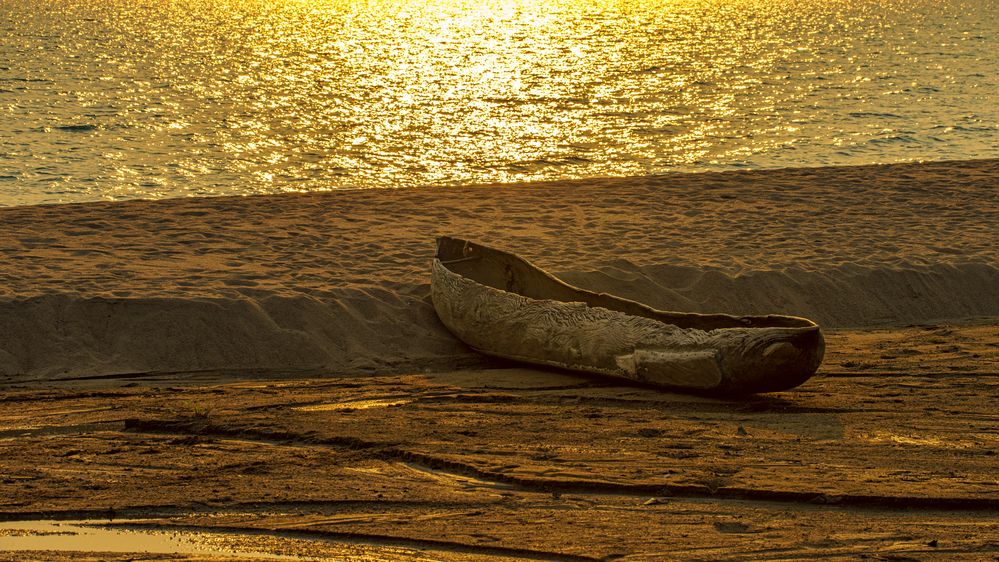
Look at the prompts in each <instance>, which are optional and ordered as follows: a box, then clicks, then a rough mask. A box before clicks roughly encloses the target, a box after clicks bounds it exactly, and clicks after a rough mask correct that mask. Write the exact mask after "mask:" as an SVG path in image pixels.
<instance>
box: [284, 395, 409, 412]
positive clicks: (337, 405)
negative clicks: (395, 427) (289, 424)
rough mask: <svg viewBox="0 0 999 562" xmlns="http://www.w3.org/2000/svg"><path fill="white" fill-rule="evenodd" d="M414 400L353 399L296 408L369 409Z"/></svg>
mask: <svg viewBox="0 0 999 562" xmlns="http://www.w3.org/2000/svg"><path fill="white" fill-rule="evenodd" d="M410 402H412V400H407V399H396V398H391V399H380V400H352V401H349V402H329V403H326V404H313V405H311V406H299V407H298V408H295V410H298V411H299V412H328V411H333V410H367V409H368V408H388V407H389V406H402V405H403V404H409V403H410Z"/></svg>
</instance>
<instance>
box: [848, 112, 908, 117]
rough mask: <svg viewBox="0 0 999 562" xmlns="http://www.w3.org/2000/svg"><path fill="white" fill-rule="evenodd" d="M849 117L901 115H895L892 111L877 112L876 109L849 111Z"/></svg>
mask: <svg viewBox="0 0 999 562" xmlns="http://www.w3.org/2000/svg"><path fill="white" fill-rule="evenodd" d="M849 115H850V117H860V118H867V117H874V118H878V119H901V118H902V116H901V115H895V114H894V113H878V112H876V111H852V112H850V114H849Z"/></svg>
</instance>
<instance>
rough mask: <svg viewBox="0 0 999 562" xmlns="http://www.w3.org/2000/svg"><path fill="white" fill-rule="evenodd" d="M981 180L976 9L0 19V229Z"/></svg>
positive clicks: (560, 7)
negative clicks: (127, 213)
mask: <svg viewBox="0 0 999 562" xmlns="http://www.w3.org/2000/svg"><path fill="white" fill-rule="evenodd" d="M986 157H999V2H996V1H994V0H967V1H960V0H942V1H924V0H906V1H901V0H899V1H889V0H885V1H878V0H804V1H801V0H761V1H756V0H673V1H669V0H666V1H656V2H652V1H642V0H619V1H613V0H589V1H583V0H430V1H423V0H419V1H418V0H368V1H364V0H332V1H327V0H268V1H259V0H229V1H226V0H210V1H209V0H129V1H125V0H0V205H20V204H35V203H57V202H72V201H93V200H106V199H130V198H163V197H176V196H187V195H232V194H251V193H275V192H286V191H311V190H331V189H341V188H385V187H409V186H447V185H455V184H467V183H484V182H522V181H529V180H545V179H565V178H582V177H597V176H623V175H646V174H657V173H663V172H668V171H699V170H724V169H736V168H772V167H789V166H822V165H839V164H867V163H881V162H903V161H918V160H941V159H969V158H986Z"/></svg>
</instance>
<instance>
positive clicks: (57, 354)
mask: <svg viewBox="0 0 999 562" xmlns="http://www.w3.org/2000/svg"><path fill="white" fill-rule="evenodd" d="M0 232H3V233H4V236H3V237H2V238H0V256H2V257H3V258H4V259H3V265H0V298H2V302H0V310H2V318H3V321H2V322H0V374H5V375H18V376H36V377H45V378H47V377H54V376H82V375H98V374H108V373H116V372H143V371H187V370H206V369H207V370H211V369H250V370H253V369H263V370H272V369H286V370H289V371H295V370H306V371H326V372H330V371H337V370H344V369H348V370H349V369H362V368H371V369H379V368H388V367H390V366H401V365H423V364H432V363H434V362H435V361H437V362H440V361H444V362H448V361H472V360H474V358H475V355H474V354H472V353H471V352H469V351H468V350H467V349H465V348H464V347H463V346H461V345H460V344H459V343H458V342H456V341H455V340H454V339H453V338H451V337H450V336H449V335H448V334H447V333H446V331H444V330H443V328H442V327H441V326H440V324H439V323H437V322H436V318H435V317H434V316H433V311H432V308H431V307H430V305H429V301H428V291H427V283H428V280H429V274H428V266H429V261H430V257H431V256H432V254H433V240H434V238H435V237H436V236H438V235H441V234H452V235H459V236H464V237H468V238H470V239H473V240H476V241H479V242H482V243H486V244H492V245H496V246H498V247H501V248H503V249H506V250H510V251H514V252H517V253H520V254H521V255H523V256H524V257H526V258H528V259H530V260H532V261H534V262H535V263H537V264H538V265H540V266H542V267H545V268H547V269H549V270H551V271H553V272H556V273H558V274H560V275H562V276H564V277H565V278H566V279H567V280H569V281H570V282H573V283H576V284H578V285H580V286H583V287H587V288H591V289H596V290H604V291H609V292H615V293H618V294H621V295H623V296H626V297H629V298H633V299H636V300H641V301H643V302H647V303H649V304H651V305H653V306H656V307H659V308H667V309H676V310H689V311H702V312H730V313H737V314H751V313H787V314H798V315H804V316H809V317H812V318H814V319H816V320H818V321H820V322H821V323H823V324H824V325H827V326H862V325H877V324H885V323H893V322H894V323H912V322H919V321H922V320H928V319H954V318H965V317H969V316H990V315H999V295H997V292H996V291H995V290H994V289H995V287H997V286H999V250H997V248H999V160H982V161H969V162H942V163H925V164H898V165H887V166H863V167H848V168H814V169H788V170H769V171H747V172H723V173H703V174H670V175H664V176H656V177H642V178H616V179H593V180H579V181H566V182H552V183H538V184H522V185H494V186H473V187H467V188H447V189H430V188H428V189H404V190H357V191H341V192H330V193H312V194H287V195H273V196H254V197H223V198H204V199H197V198H194V199H175V200H165V201H129V202H115V203H88V204H72V205H58V206H37V207H14V208H6V209H0Z"/></svg>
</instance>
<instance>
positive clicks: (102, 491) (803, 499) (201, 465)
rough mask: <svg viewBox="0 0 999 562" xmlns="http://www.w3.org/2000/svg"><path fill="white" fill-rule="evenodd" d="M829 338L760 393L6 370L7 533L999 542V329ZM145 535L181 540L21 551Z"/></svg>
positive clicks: (780, 543)
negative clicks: (87, 529)
mask: <svg viewBox="0 0 999 562" xmlns="http://www.w3.org/2000/svg"><path fill="white" fill-rule="evenodd" d="M828 339H829V344H830V356H829V358H828V361H827V363H826V367H825V371H824V373H823V375H822V376H820V377H818V378H816V379H813V380H811V381H809V382H808V383H807V384H806V385H805V386H803V387H801V388H800V389H799V390H798V391H796V392H793V393H782V394H773V395H761V396H756V397H751V398H748V399H742V400H738V401H726V400H718V399H711V398H703V397H696V396H684V395H680V394H671V393H665V392H661V391H657V390H652V389H647V388H636V387H629V386H623V385H622V384H620V383H619V382H616V381H611V380H608V379H600V378H595V377H591V378H586V377H576V376H570V375H568V374H565V373H553V372H550V371H543V370H535V369H529V368H519V367H518V368H505V369H487V370H460V371H452V372H439V373H411V374H405V375H378V376H357V377H340V378H321V379H305V378H302V379H295V380H281V381H274V380H271V381H245V380H243V381H229V382H227V383H222V381H219V380H217V379H216V380H215V381H214V382H209V383H208V384H205V383H204V382H202V383H200V384H194V383H195V382H197V381H192V378H191V377H190V376H175V377H167V376H163V377H159V378H157V379H149V378H136V379H128V378H126V379H121V380H113V381H110V380H104V381H85V382H81V381H76V382H73V383H70V382H61V383H54V382H53V383H49V385H46V386H45V387H41V386H40V385H38V384H33V385H29V386H26V387H25V388H21V389H14V388H9V387H8V388H5V389H3V392H2V393H0V458H2V459H3V474H2V477H0V545H2V544H3V539H4V532H5V531H4V530H3V529H4V527H3V525H4V524H3V523H2V521H24V520H32V519H50V520H52V519H54V520H79V519H90V520H95V522H97V523H99V524H102V525H108V524H110V525H111V526H112V527H114V526H116V525H117V526H126V527H129V528H136V526H137V527H138V528H141V529H144V530H159V531H185V532H200V533H213V535H210V536H217V535H218V534H222V535H223V536H226V537H228V538H229V539H230V540H229V542H228V544H229V545H230V547H231V546H233V545H235V546H241V547H242V548H241V549H242V550H253V549H258V550H263V551H264V552H270V553H283V554H298V555H301V556H305V557H306V558H307V559H330V560H345V559H347V560H354V559H363V560H399V561H401V560H411V561H412V560H421V561H425V560H466V561H467V560H559V561H585V560H634V561H640V560H642V561H649V560H733V561H734V560H743V561H745V560H843V561H846V560H918V561H924V562H925V561H931V560H969V561H972V560H973V561H982V560H994V559H995V558H996V556H999V542H997V538H999V482H997V480H996V478H997V474H996V466H997V462H999V461H997V459H999V432H997V431H996V423H997V415H996V410H995V404H996V400H997V398H999V378H997V374H999V346H997V345H996V342H997V341H999V327H996V326H995V325H994V324H972V325H964V326H952V325H925V326H919V327H912V328H900V329H893V330H833V331H831V332H830V333H829V336H828ZM8 533H9V531H8ZM263 539H267V540H266V541H265V542H264V544H261V541H262V540H263ZM210 541H211V542H210V543H209V544H215V545H222V546H224V545H225V544H227V543H226V542H223V541H220V540H219V539H217V538H216V539H210ZM14 544H16V543H14ZM362 546H366V548H368V549H369V552H368V553H367V556H368V557H367V558H364V557H362V556H361V555H360V553H358V551H357V549H359V548H360V547H362ZM0 548H2V546H0ZM94 548H96V547H95V546H91V549H94ZM18 556H20V555H18ZM32 556H34V557H32ZM3 557H4V558H5V559H8V558H7V557H6V555H5V556H3ZM126 558H127V559H130V560H147V559H148V560H154V559H156V560H159V559H166V557H160V556H154V555H148V554H147V555H134V556H133V555H129V556H127V557H126V556H124V555H122V554H118V555H117V556H111V555H106V556H103V557H102V556H98V555H96V554H94V553H90V554H88V555H83V554H73V555H70V554H67V553H51V552H49V553H44V555H43V554H39V553H34V554H31V553H25V554H23V558H16V557H14V558H11V559H25V560H33V559H44V560H61V559H73V560H77V559H88V560H89V559H93V560H100V559H104V560H107V559H112V560H120V559H126ZM169 559H184V560H187V559H192V560H202V559H206V558H205V557H200V556H191V557H190V558H188V557H187V556H182V555H176V556H173V557H169ZM212 559H214V558H212Z"/></svg>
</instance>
